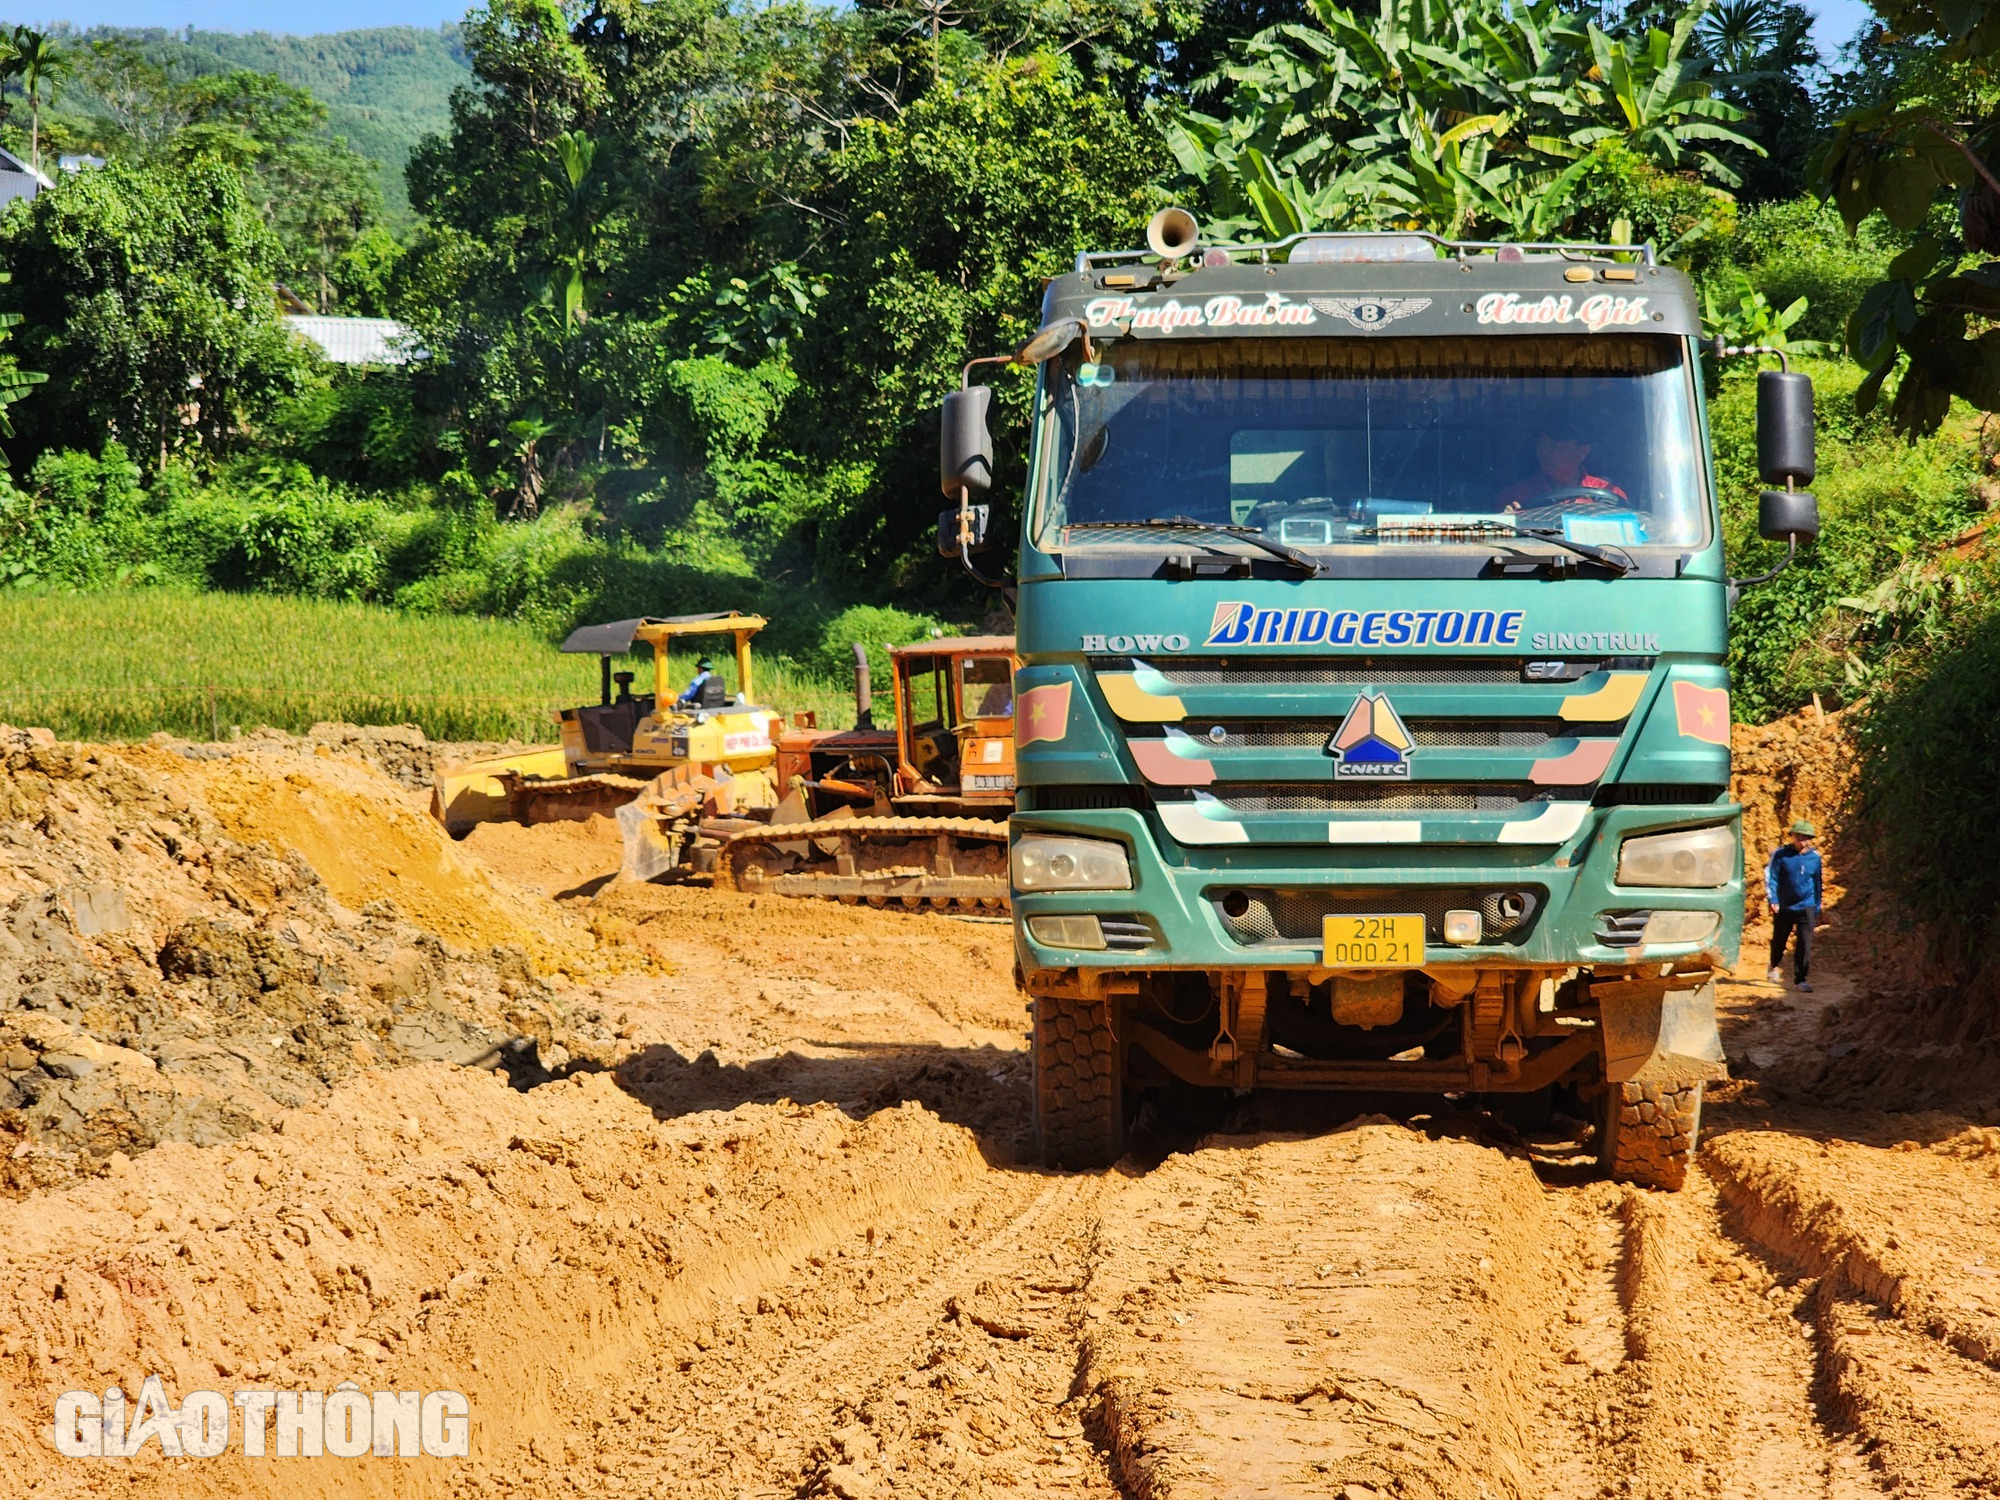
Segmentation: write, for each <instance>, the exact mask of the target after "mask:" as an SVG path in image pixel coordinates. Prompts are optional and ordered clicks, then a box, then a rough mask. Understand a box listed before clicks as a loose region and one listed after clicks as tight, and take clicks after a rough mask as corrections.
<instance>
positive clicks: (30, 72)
mask: <svg viewBox="0 0 2000 1500" xmlns="http://www.w3.org/2000/svg"><path fill="white" fill-rule="evenodd" d="M8 46H9V49H10V50H11V52H12V57H11V59H10V62H9V65H10V67H11V68H12V69H13V71H15V72H16V73H18V74H19V76H20V79H21V89H22V92H24V93H25V94H27V96H28V119H29V125H28V142H29V145H28V159H29V162H30V164H31V165H32V166H33V167H34V169H35V170H36V171H37V172H39V171H40V170H41V169H42V85H43V84H47V85H48V86H49V102H50V103H51V104H53V103H54V102H55V96H56V91H57V90H58V89H59V88H60V87H61V86H62V81H63V80H64V79H65V78H67V77H68V76H69V75H70V73H71V72H72V71H73V70H74V68H75V64H74V62H73V61H72V60H71V58H70V55H69V53H68V52H67V51H65V50H64V49H63V48H62V47H61V46H59V45H57V43H56V42H55V40H54V39H53V38H51V37H49V36H46V35H44V34H43V33H42V32H39V31H34V30H31V29H29V28H28V27H26V26H16V27H15V28H14V34H13V36H12V37H10V38H9V39H8Z"/></svg>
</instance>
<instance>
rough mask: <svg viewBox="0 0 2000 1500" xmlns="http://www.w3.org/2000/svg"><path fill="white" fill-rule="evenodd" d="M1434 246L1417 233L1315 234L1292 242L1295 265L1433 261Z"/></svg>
mask: <svg viewBox="0 0 2000 1500" xmlns="http://www.w3.org/2000/svg"><path fill="white" fill-rule="evenodd" d="M1437 258H1438V253H1437V247H1436V246H1435V245H1434V244H1433V243H1432V242H1431V241H1430V240H1429V239H1428V238H1426V237H1425V236H1423V235H1420V234H1314V235H1307V236H1306V237H1305V238H1304V239H1302V240H1300V241H1299V242H1298V243H1297V244H1296V245H1294V246H1292V255H1291V261H1292V264H1293V265H1295V266H1297V265H1360V264H1363V263H1366V262H1372V261H1403V260H1417V261H1434V260H1436V259H1437Z"/></svg>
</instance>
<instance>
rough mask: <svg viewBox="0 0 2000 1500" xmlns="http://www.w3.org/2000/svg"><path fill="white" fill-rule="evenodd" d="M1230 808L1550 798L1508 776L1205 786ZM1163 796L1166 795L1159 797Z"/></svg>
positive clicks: (1484, 804) (1518, 805) (1368, 807)
mask: <svg viewBox="0 0 2000 1500" xmlns="http://www.w3.org/2000/svg"><path fill="white" fill-rule="evenodd" d="M1208 791H1209V793H1210V795H1212V796H1213V797H1214V798H1215V799H1216V801H1218V802H1221V803H1223V804H1225V805H1226V806H1227V807H1228V808H1229V810H1230V811H1231V812H1232V813H1235V814H1239V815H1241V814H1244V813H1310V814H1315V815H1324V814H1328V813H1340V812H1365V813H1386V812H1466V813H1507V814H1510V815H1511V814H1516V813H1521V812H1522V811H1523V810H1524V809H1526V810H1527V811H1528V812H1529V813H1530V814H1532V812H1533V811H1534V809H1535V808H1537V807H1539V806H1540V805H1542V804H1545V803H1548V802H1550V801H1553V800H1554V798H1553V797H1552V796H1551V794H1550V793H1549V791H1548V789H1547V788H1545V787H1533V786H1527V785H1525V784H1515V783H1507V782H1448V781H1417V782H1401V783H1395V782H1380V781H1332V782H1328V783H1327V784H1325V785H1305V784H1297V783H1293V784H1286V785H1280V786H1276V787H1259V786H1252V785H1250V784H1248V783H1238V784H1235V785H1231V784H1227V783H1218V784H1217V785H1215V786H1213V787H1210V788H1208ZM1161 800H1164V799H1161Z"/></svg>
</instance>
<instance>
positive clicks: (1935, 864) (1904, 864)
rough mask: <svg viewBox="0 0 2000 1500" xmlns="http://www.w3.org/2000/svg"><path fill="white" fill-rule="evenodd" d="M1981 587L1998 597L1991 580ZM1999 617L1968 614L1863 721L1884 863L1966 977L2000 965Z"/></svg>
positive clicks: (1873, 821)
mask: <svg viewBox="0 0 2000 1500" xmlns="http://www.w3.org/2000/svg"><path fill="white" fill-rule="evenodd" d="M1986 581H1987V583H1988V585H1989V587H1988V588H1986V589H1984V590H1981V591H1980V597H1981V598H1982V599H1983V600H1986V601H1990V600H1991V598H1992V591H1991V587H1990V585H1991V583H1992V580H1986ZM1995 724H2000V612H1996V611H1995V610H1994V609H1993V608H1992V607H1991V604H1990V602H1988V603H1986V605H1985V607H1984V608H1981V609H1976V610H1970V611H1967V613H1966V615H1965V617H1964V618H1963V619H1962V620H1961V621H1960V622H1959V623H1957V625H1956V626H1955V628H1954V629H1953V631H1952V632H1951V638H1950V639H1949V641H1948V642H1946V643H1945V644H1944V645H1943V646H1942V648H1941V649H1938V650H1934V651H1930V652H1926V653H1923V654H1921V655H1916V654H1913V655H1912V656H1910V657H1909V658H1907V659H1906V660H1905V662H1904V663H1903V666H1902V669H1901V670H1899V671H1898V672H1897V673H1896V675H1895V676H1894V678H1893V679H1892V681H1891V682H1890V684H1889V685H1888V687H1887V688H1886V690H1885V691H1883V692H1882V693H1880V694H1879V695H1878V696H1876V697H1875V698H1873V699H1872V700H1871V701H1870V702H1869V704H1868V706H1867V708H1866V709H1865V710H1864V711H1863V712H1862V713H1861V714H1860V715H1859V717H1858V722H1857V723H1856V725H1855V732H1856V734H1857V737H1858V740H1859V743H1860V750H1861V763H1860V777H1859V783H1858V784H1859V786H1860V789H1861V798H1862V810H1863V812H1864V814H1865V815H1866V817H1867V820H1868V824H1869V827H1870V829H1871V831H1872V834H1873V837H1874V838H1875V840H1876V841H1877V846H1878V852H1879V853H1880V855H1881V856H1882V858H1881V860H1880V862H1879V863H1880V867H1881V868H1882V869H1883V870H1884V871H1885V872H1886V873H1887V874H1888V875H1889V877H1890V878H1891V879H1893V880H1894V881H1895V882H1896V883H1897V884H1898V885H1899V886H1901V888H1902V893H1903V895H1904V897H1905V900H1906V902H1907V905H1908V907H1909V909H1910V910H1912V911H1916V912H1921V913H1923V914H1924V917H1925V922H1926V925H1927V926H1928V928H1929V929H1930V931H1931V933H1932V934H1934V935H1935V939H1936V943H1937V948H1936V950H1935V951H1934V953H1933V956H1934V957H1935V958H1937V959H1939V960H1942V961H1943V963H1944V964H1945V965H1947V966H1949V967H1955V968H1957V969H1958V970H1959V971H1960V972H1962V973H1965V974H1967V975H1968V976H1969V977H1971V976H1978V977H1984V978H1987V979H1989V980H1990V979H1991V978H1992V976H1993V975H1994V973H1995V971H1996V969H2000V946H1996V940H1997V939H2000V862H1996V861H1994V860H1992V859H1990V858H1981V857H1980V855H1979V851H1981V850H1987V849H1991V848H1992V847H1993V843H1994V840H1995V838H1996V837H2000V795H1997V794H1996V788H1997V787H2000V781H1996V772H2000V764H1996V754H1995V741H1994V725H1995Z"/></svg>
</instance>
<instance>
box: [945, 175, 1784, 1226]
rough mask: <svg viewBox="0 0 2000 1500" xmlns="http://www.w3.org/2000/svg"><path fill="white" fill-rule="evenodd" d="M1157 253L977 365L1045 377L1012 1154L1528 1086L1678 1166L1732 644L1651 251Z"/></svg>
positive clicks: (1728, 811)
mask: <svg viewBox="0 0 2000 1500" xmlns="http://www.w3.org/2000/svg"><path fill="white" fill-rule="evenodd" d="M1149 238H1150V241H1151V248H1150V249H1149V250H1148V251H1133V252H1113V253H1090V254H1084V255H1081V256H1079V257H1078V259H1077V262H1076V267H1075V270H1074V273H1073V274H1068V275H1065V276H1063V277H1061V278H1059V279H1057V280H1056V281H1054V282H1053V283H1052V284H1051V285H1050V286H1049V288H1048V291H1047V295H1046V299H1045V301H1044V304H1043V309H1042V312H1043V322H1042V327H1041V331H1040V332H1039V333H1037V335H1036V336H1035V338H1034V339H1032V340H1030V341H1029V343H1028V344H1027V345H1026V346H1024V348H1023V349H1022V350H1021V351H1020V352H1019V353H1018V354H1017V355H1014V356H1010V357H1009V358H1010V359H1011V360H1012V361H1013V362H1016V363H1023V364H1033V365H1036V366H1038V370H1037V374H1036V387H1035V396H1034V409H1033V417H1032V443H1031V449H1030V452H1029V455H1028V463H1027V479H1026V491H1025V494H1024V496H1023V499H1022V505H1021V514H1022V517H1023V522H1022V529H1021V535H1020V539H1019V567H1018V575H1017V579H1016V580H1015V583H1016V585H1017V589H1018V593H1017V596H1016V597H1017V618H1018V631H1017V635H1018V641H1019V659H1020V662H1021V667H1020V670H1019V675H1018V678H1017V682H1016V712H1015V723H1016V741H1017V750H1018V761H1017V763H1018V769H1019V778H1020V790H1019V804H1018V811H1017V813H1016V815H1015V816H1014V818H1013V820H1012V825H1011V876H1012V893H1013V910H1014V922H1015V938H1016V953H1017V957H1018V964H1019V971H1020V980H1021V984H1022V986H1023V988H1024V990H1025V991H1026V993H1027V995H1028V997H1029V998H1030V1000H1031V1008H1032V1012H1033V1017H1034V1063H1035V1108H1036V1116H1037V1123H1038V1127H1039V1133H1040V1140H1041V1143H1042V1148H1043V1151H1044V1153H1045V1155H1046V1157H1047V1158H1048V1159H1049V1160H1050V1161H1051V1162H1052V1163H1056V1164H1062V1165H1089V1164H1095V1163H1102V1162H1105V1161H1108V1160H1110V1159H1113V1158H1115V1157H1116V1156H1117V1155H1118V1154H1120V1153H1121V1151H1122V1150H1123V1148H1124V1141H1125V1131H1126V1129H1127V1125H1128V1122H1129V1121H1130V1119H1131V1117H1132V1115H1133V1112H1134V1110H1135V1109H1136V1107H1137V1105H1138V1103H1139V1101H1140V1100H1141V1099H1142V1098H1144V1097H1145V1096H1146V1095H1147V1094H1148V1093H1150V1092H1158V1093H1160V1094H1161V1096H1162V1097H1171V1096H1172V1095H1173V1094H1174V1092H1175V1091H1174V1089H1173V1081H1174V1080H1179V1081H1180V1083H1181V1084H1184V1085H1186V1084H1191V1085H1196V1086H1200V1087H1208V1088H1224V1089H1237V1090H1242V1089H1249V1088H1285V1089H1328V1090H1348V1091H1366V1092H1371V1093H1376V1092H1392V1093H1430V1094H1436V1093H1446V1094H1461V1095H1469V1096H1478V1097H1486V1096H1493V1095H1529V1096H1540V1098H1541V1099H1543V1100H1549V1101H1552V1102H1553V1101H1554V1100H1556V1099H1558V1098H1561V1099H1562V1100H1563V1102H1564V1103H1565V1104H1566V1105H1567V1107H1568V1110H1569V1111H1570V1112H1572V1113H1576V1112H1583V1114H1584V1117H1585V1118H1592V1117H1594V1118H1595V1120H1596V1121H1597V1129H1598V1142H1599V1149H1600V1152H1601V1155H1602V1158H1603V1161H1604V1164H1605V1166H1606V1168H1607V1169H1608V1170H1609V1171H1610V1172H1611V1173H1612V1174H1613V1175H1615V1176H1617V1177H1620V1178H1623V1179H1626V1180H1630V1181H1635V1182H1639V1183H1645V1184H1649V1185H1654V1186H1661V1187H1677V1186H1679V1184H1680V1182H1681V1180H1682V1178H1683V1176H1684V1174H1685V1171H1686V1166H1687V1162H1688V1159H1689V1156H1690V1153H1691V1152H1692V1150H1693V1147H1694V1142H1695V1137H1696V1133H1697V1130H1698V1126H1699V1120H1700V1110H1701V1098H1702V1089H1703V1085H1704V1083H1706V1082H1708V1081H1710V1080H1713V1079H1717V1078H1720V1077H1723V1076H1725V1074H1724V1065H1723V1055H1722V1048H1721V1043H1720V1039H1719V1037H1718V1034H1717V1029H1716V1019H1715V981H1716V978H1717V976H1718V975H1720V974H1722V973H1723V972H1724V970H1725V968H1726V967H1727V966H1728V965H1730V964H1731V963H1733V962H1734V961H1735V959H1736V956H1737V949H1738V943H1739V939H1740V935H1741V926H1742V914H1743V859H1742V851H1741V808H1740V807H1739V806H1738V805H1737V804H1736V803H1735V802H1733V801H1732V800H1731V799H1730V791H1729V699H1728V678H1727V674H1726V671H1725V667H1724V652H1725V649H1726V645H1727V620H1728V612H1729V607H1730V604H1731V602H1732V600H1733V596H1734V590H1735V589H1736V587H1737V586H1738V585H1739V584H1740V583H1742V582H1747V581H1754V580H1737V581H1734V582H1732V580H1730V579H1729V578H1728V577H1727V576H1726V574H1725V571H1724V564H1723V549H1722V538H1721V535H1720V528H1719V525H1718V513H1717V494H1716V485H1715V476H1714V469H1713V465H1712V462H1711V459H1710V452H1709V440H1708V435H1707V430H1706V418H1705V410H1704V405H1703V393H1702V379H1701V366H1702V361H1703V359H1704V358H1711V357H1714V356H1715V355H1718V354H1721V353H1739V352H1744V351H1734V350H1728V351H1725V350H1720V349H1715V348H1712V347H1710V346H1706V345H1704V344H1703V342H1702V340H1701V337H1700V335H1701V325H1700V317H1699V313H1698V310H1697V304H1696V301H1695V297H1694V294H1693V290H1692V288H1691V287H1690V285H1689V283H1688V281H1687V279H1686V278H1685V277H1684V276H1683V275H1681V274H1680V273H1679V272H1677V271H1675V270H1673V269H1671V268H1668V267H1666V266H1662V265H1659V264H1657V263H1656V262H1655V259H1654V256H1653V254H1652V253H1651V251H1650V249H1637V250H1635V249H1633V248H1632V247H1629V246H1613V245H1571V244H1549V245H1512V244H1484V243H1478V244H1474V243H1457V242H1449V241H1444V240H1440V239H1437V238H1433V237H1431V236H1428V235H1421V234H1381V235H1372V234H1371V235H1340V234H1307V235H1301V236H1296V237H1293V238H1291V239H1288V240H1283V241H1280V242H1277V243H1273V244H1267V245H1253V246H1248V247H1243V246H1236V245H1231V246H1227V247H1214V248H1207V249H1204V248H1203V247H1201V246H1200V245H1199V243H1198V242H1197V241H1196V239H1195V236H1194V233H1193V223H1192V221H1191V220H1189V219H1187V217H1186V216H1185V215H1178V216H1176V214H1175V213H1174V212H1171V211H1170V212H1169V213H1167V214H1162V215H1161V216H1159V217H1157V218H1156V219H1155V221H1154V224H1153V226H1152V229H1151V232H1150V235H1149ZM996 362H997V361H996ZM972 373H973V370H972V367H968V379H967V381H966V382H965V385H964V389H962V390H961V391H960V392H958V393H955V394H954V395H953V396H951V397H948V398H947V400H946V403H945V410H944V413H943V418H944V420H943V428H944V432H943V447H944V452H943V476H942V477H943V480H944V488H945V490H946V493H947V494H948V495H951V496H953V497H955V498H956V499H957V500H958V502H959V504H958V506H957V509H956V510H954V511H947V512H946V513H945V515H944V516H943V517H941V519H940V532H939V545H940V548H941V550H944V551H946V552H947V553H948V554H949V553H957V554H959V555H961V556H964V555H966V554H968V553H972V552H975V551H977V550H979V548H980V547H981V545H982V544H983V543H984V542H985V540H986V539H985V536H984V532H985V515H986V511H985V509H984V508H983V507H979V506H976V505H974V504H973V503H972V502H973V500H974V499H975V498H976V496H977V493H978V492H979V491H980V490H981V489H983V488H985V487H986V486H987V485H988V484H990V482H991V481H990V476H991V473H992V452H991V446H990V438H989V437H988V436H987V433H986V412H987V405H988V396H989V392H990V387H989V386H985V385H980V384H976V383H974V382H973V381H972V380H971V378H970V377H971V375H972ZM1759 380H1760V389H1759V407H1760V410H1759V415H1760V433H1759V443H1760V457H1761V459H1762V462H1763V467H1764V470H1765V482H1766V483H1767V484H1771V485H1774V486H1779V485H1781V486H1782V488H1781V489H1775V490H1771V491H1767V492H1766V493H1765V494H1764V496H1763V499H1762V510H1761V521H1762V528H1763V532H1764V534H1765V535H1766V536H1768V537H1772V538H1775V539H1778V540H1788V541H1789V542H1790V543H1791V545H1792V546H1793V547H1796V546H1797V545H1798V544H1799V543H1800V542H1807V541H1810V540H1811V539H1812V538H1813V536H1814V535H1815V534H1816V532H1817V529H1818V522H1817V515H1816V507H1815V503H1814V501H1813V499H1812V497H1811V496H1810V495H1809V494H1806V493H1804V492H1803V491H1802V490H1800V489H1799V486H1800V485H1802V484H1805V483H1809V482H1810V481H1811V478H1812V469H1813V457H1812V448H1813V445H1812V393H1811V386H1810V383H1809V382H1808V381H1807V380H1806V377H1804V376H1803V375H1799V374H1794V373H1786V372H1783V371H1779V370H1768V371H1765V372H1763V373H1762V374H1760V376H1759ZM1789 555H1790V554H1789V553H1788V554H1787V556H1788V557H1789ZM968 565H969V566H970V565H971V564H970V559H969V558H968ZM1558 1091H1564V1092H1562V1093H1560V1094H1559V1092H1558ZM1181 1093H1182V1095H1183V1096H1184V1095H1185V1091H1184V1090H1182V1091H1181ZM1534 1102H1536V1101H1524V1103H1526V1104H1528V1105H1529V1106H1530V1107H1532V1104H1533V1103H1534ZM1591 1112H1594V1116H1593V1115H1592V1113H1591Z"/></svg>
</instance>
